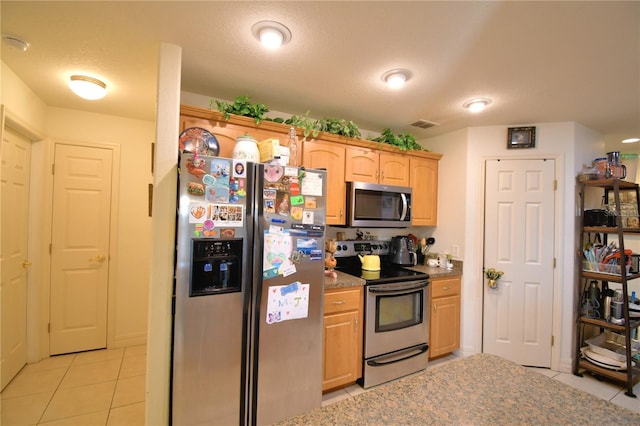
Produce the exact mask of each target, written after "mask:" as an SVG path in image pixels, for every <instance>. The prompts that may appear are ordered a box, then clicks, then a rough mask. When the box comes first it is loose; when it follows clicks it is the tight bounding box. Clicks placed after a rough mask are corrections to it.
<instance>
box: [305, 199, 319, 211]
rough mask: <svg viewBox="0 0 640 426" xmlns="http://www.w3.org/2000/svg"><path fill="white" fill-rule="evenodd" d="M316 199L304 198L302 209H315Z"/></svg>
mask: <svg viewBox="0 0 640 426" xmlns="http://www.w3.org/2000/svg"><path fill="white" fill-rule="evenodd" d="M316 205H317V204H316V197H305V198H304V208H305V209H315V208H316Z"/></svg>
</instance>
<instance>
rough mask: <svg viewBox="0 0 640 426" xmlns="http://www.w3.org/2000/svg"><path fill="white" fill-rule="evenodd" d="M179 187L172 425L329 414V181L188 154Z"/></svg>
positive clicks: (314, 174) (319, 175) (318, 174)
mask: <svg viewBox="0 0 640 426" xmlns="http://www.w3.org/2000/svg"><path fill="white" fill-rule="evenodd" d="M179 176H180V178H179V200H178V203H179V208H178V229H177V241H176V248H177V255H176V273H175V294H174V298H175V309H174V318H173V320H174V321H173V326H174V327H173V359H172V366H173V368H172V389H171V397H172V405H171V419H172V423H173V424H175V425H186V424H207V425H215V424H224V425H228V424H252V425H253V424H271V423H275V422H277V421H280V420H283V419H285V418H289V417H292V416H295V415H298V414H301V413H304V412H306V411H309V410H311V409H313V408H316V407H320V405H321V403H322V318H323V293H324V291H323V279H324V276H323V269H324V262H323V259H324V225H325V222H324V221H325V212H324V206H325V200H324V194H325V191H326V174H325V172H324V171H316V170H304V169H299V168H297V167H282V166H272V165H265V164H252V163H246V162H244V161H236V160H231V159H226V158H218V157H205V156H197V155H194V154H182V156H181V162H180V175H179Z"/></svg>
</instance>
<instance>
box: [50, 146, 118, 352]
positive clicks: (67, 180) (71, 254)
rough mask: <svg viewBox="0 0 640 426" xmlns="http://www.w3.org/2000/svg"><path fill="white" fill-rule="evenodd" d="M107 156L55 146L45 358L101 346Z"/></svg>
mask: <svg viewBox="0 0 640 426" xmlns="http://www.w3.org/2000/svg"><path fill="white" fill-rule="evenodd" d="M112 164H113V151H112V150H111V149H106V148H95V147H87V146H76V145H65V144H57V145H56V148H55V169H54V170H55V172H54V185H53V186H54V187H53V192H54V193H53V212H52V213H53V218H52V227H53V231H52V236H51V312H50V325H51V334H50V336H49V344H50V353H51V355H55V354H61V353H69V352H78V351H83V350H89V349H98V348H104V347H106V345H107V289H108V281H109V228H110V219H111V218H110V212H111V191H112V188H111V177H112V173H113V171H112Z"/></svg>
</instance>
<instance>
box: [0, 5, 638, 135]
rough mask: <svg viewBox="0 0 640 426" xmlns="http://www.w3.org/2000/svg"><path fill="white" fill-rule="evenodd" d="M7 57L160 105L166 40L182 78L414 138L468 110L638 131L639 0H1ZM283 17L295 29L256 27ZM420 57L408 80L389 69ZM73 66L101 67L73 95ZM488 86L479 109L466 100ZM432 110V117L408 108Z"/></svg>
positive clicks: (19, 67) (91, 104) (123, 107)
mask: <svg viewBox="0 0 640 426" xmlns="http://www.w3.org/2000/svg"><path fill="white" fill-rule="evenodd" d="M0 7H1V19H2V21H1V25H2V32H3V33H10V34H15V35H18V36H21V37H23V38H25V39H26V40H28V41H29V42H30V43H31V48H30V49H29V50H28V51H27V52H26V53H22V52H19V51H17V50H16V49H11V48H7V47H6V46H2V52H1V53H2V60H3V61H4V62H5V63H6V64H7V65H8V66H9V67H10V68H11V69H12V70H13V71H14V72H15V73H16V74H17V75H18V76H20V78H21V79H22V80H23V81H24V82H25V83H26V84H27V85H28V86H29V87H30V88H31V89H32V90H33V91H34V92H35V93H36V94H37V95H38V96H39V97H40V98H41V99H43V100H44V102H45V103H46V104H48V105H49V106H54V107H63V108H73V109H80V110H86V111H91V112H98V113H104V114H113V115H120V116H126V117H131V118H141V119H149V120H152V119H153V117H154V113H155V99H156V95H155V92H156V82H157V78H156V70H157V60H158V47H159V43H161V42H167V43H172V44H176V45H179V46H181V47H182V55H183V57H182V60H183V67H182V89H183V90H184V91H188V92H193V93H198V94H201V95H205V96H211V97H216V98H223V99H229V100H232V99H233V98H235V97H236V96H239V95H248V96H250V97H251V98H252V100H253V101H254V102H260V103H264V104H266V105H267V106H268V107H269V108H270V109H272V110H276V111H286V112H289V113H292V114H301V115H303V114H304V113H305V112H306V111H307V110H309V111H310V115H311V116H312V117H316V118H320V117H336V118H344V119H348V120H353V121H354V122H355V123H356V124H357V125H358V126H359V127H360V128H361V129H371V130H374V131H381V130H382V129H383V128H384V127H390V128H391V129H392V130H393V131H394V132H401V131H410V132H411V133H413V134H414V135H416V137H417V138H418V139H424V138H427V137H429V136H433V135H437V134H441V133H445V132H450V131H453V130H457V129H461V128H464V127H468V126H484V125H496V124H499V125H526V124H531V123H538V122H557V121H577V122H579V123H581V124H583V125H586V126H588V127H590V128H592V129H594V130H596V131H598V132H600V133H602V134H604V135H605V136H606V137H607V138H608V139H616V138H622V137H630V136H640V2H635V1H634V2H419V1H418V2H395V1H390V2H356V1H352V2H324V1H320V2H302V1H298V2H266V1H265V2H212V1H199V2H187V1H180V2H166V1H163V2H153V1H143V2H95V1H91V2H54V1H51V2H31V1H19V2H12V1H5V0H3V1H2V2H1V3H0ZM265 19H269V20H277V21H279V22H282V23H283V24H284V25H286V26H287V27H288V28H289V29H290V30H291V32H292V34H293V37H292V40H291V42H290V43H288V44H287V45H285V46H284V47H283V48H281V49H280V50H278V51H275V52H272V51H265V50H263V49H262V48H261V46H260V45H259V44H258V43H257V42H256V40H255V39H254V38H253V36H252V34H251V26H252V25H253V24H254V23H256V22H258V21H261V20H265ZM393 68H406V69H409V70H411V72H412V74H413V75H412V78H411V79H410V80H409V81H408V83H407V85H406V86H405V88H404V89H402V90H400V91H392V90H390V89H387V88H386V87H384V86H383V84H382V83H381V81H380V76H381V75H382V74H383V73H384V72H385V71H387V70H389V69H393ZM73 73H89V74H91V75H95V76H98V77H101V78H103V79H104V80H105V81H106V82H107V84H108V85H109V89H110V92H109V94H108V96H107V97H105V98H104V99H103V100H101V101H84V100H82V99H79V98H77V97H75V96H74V95H73V94H72V93H71V92H70V91H69V90H68V89H67V87H66V84H65V80H66V78H68V76H69V75H71V74H73ZM474 97H488V98H491V99H492V100H493V102H492V104H491V105H490V106H489V108H487V109H486V110H485V112H483V113H482V114H475V115H474V114H470V113H469V112H467V111H466V110H464V109H463V108H462V104H463V103H464V102H465V101H467V100H469V99H471V98H474ZM418 119H426V120H429V121H434V122H436V123H439V126H436V127H432V128H430V129H427V130H422V129H418V128H415V127H409V126H408V124H410V123H412V122H414V121H416V120H418Z"/></svg>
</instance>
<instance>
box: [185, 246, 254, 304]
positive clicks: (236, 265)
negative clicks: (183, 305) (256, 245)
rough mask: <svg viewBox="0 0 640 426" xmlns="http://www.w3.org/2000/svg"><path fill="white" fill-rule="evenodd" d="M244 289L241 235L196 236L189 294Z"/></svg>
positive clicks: (200, 294) (217, 292)
mask: <svg viewBox="0 0 640 426" xmlns="http://www.w3.org/2000/svg"><path fill="white" fill-rule="evenodd" d="M241 290H242V238H233V239H219V240H211V239H193V240H192V247H191V283H190V285H189V296H190V297H195V296H206V295H212V294H220V293H232V292H238V291H241Z"/></svg>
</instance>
